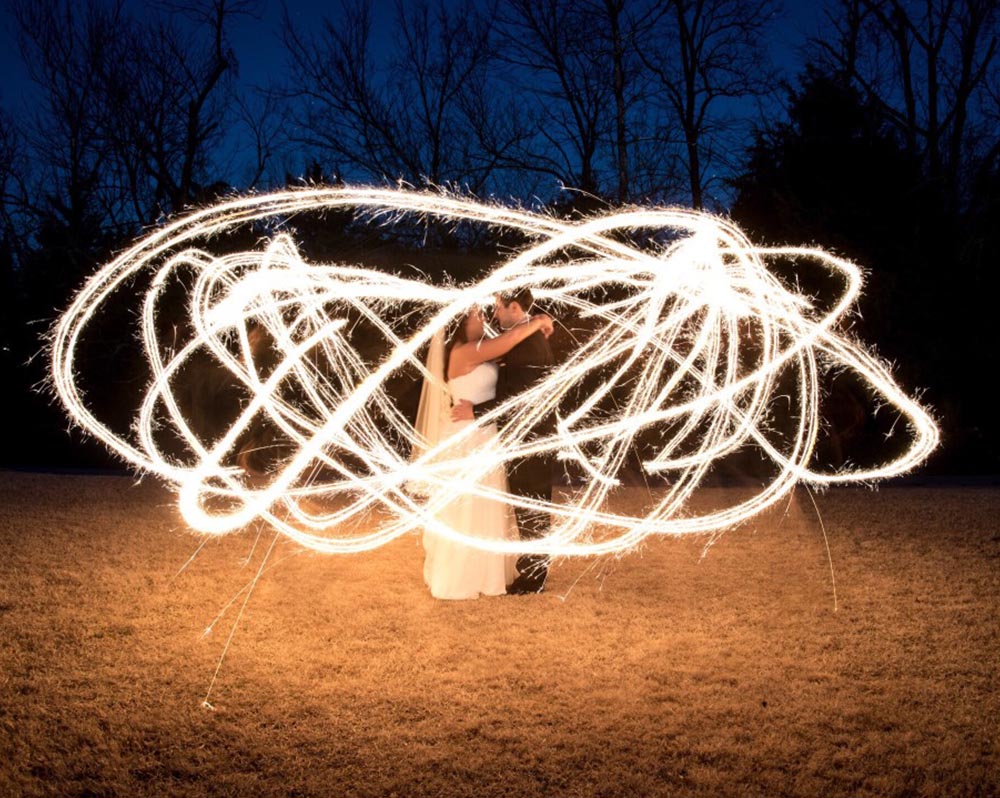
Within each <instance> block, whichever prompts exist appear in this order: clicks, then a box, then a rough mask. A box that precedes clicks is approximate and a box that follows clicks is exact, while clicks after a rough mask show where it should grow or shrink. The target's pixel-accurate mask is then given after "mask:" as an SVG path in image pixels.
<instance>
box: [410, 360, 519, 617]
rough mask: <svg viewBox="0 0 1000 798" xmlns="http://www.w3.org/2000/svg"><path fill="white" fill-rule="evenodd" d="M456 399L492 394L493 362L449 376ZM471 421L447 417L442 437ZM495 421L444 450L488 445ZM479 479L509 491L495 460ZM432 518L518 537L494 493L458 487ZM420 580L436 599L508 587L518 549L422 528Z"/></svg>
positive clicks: (469, 450) (494, 535)
mask: <svg viewBox="0 0 1000 798" xmlns="http://www.w3.org/2000/svg"><path fill="white" fill-rule="evenodd" d="M448 387H449V388H450V390H451V394H452V396H453V397H454V400H455V401H456V402H457V401H458V400H459V399H468V400H469V401H470V402H472V403H473V404H478V403H479V402H485V401H486V400H488V399H493V398H494V397H495V396H496V388H497V365H496V364H495V363H489V362H487V363H480V364H479V365H478V366H476V367H475V368H474V369H473V370H472V371H470V372H469V373H468V374H464V375H462V376H461V377H456V378H455V379H453V380H449V381H448ZM473 423H475V422H472V421H448V423H447V425H446V427H445V429H444V430H443V431H442V432H443V436H442V437H443V438H445V439H446V438H448V437H451V436H452V435H454V434H455V433H456V432H457V431H458V430H460V429H462V428H463V427H466V426H467V425H469V424H473ZM496 435H497V427H496V424H489V425H487V426H484V427H483V428H482V429H480V430H477V431H476V432H474V433H473V434H471V435H469V436H468V437H466V438H465V439H463V440H461V441H459V442H456V444H455V445H454V446H453V447H452V448H450V449H449V450H448V456H449V457H461V456H463V455H465V456H467V455H470V454H472V455H474V454H475V453H476V451H481V450H483V449H486V448H487V447H488V446H489V444H490V443H491V441H492V440H493V439H494V438H496ZM478 484H479V485H482V486H484V487H489V488H492V489H493V490H496V491H500V492H502V493H506V492H507V473H506V471H504V469H503V466H502V465H499V466H496V467H495V468H492V469H490V471H488V472H487V473H486V474H485V476H483V478H482V479H481V480H480V481H479V483H478ZM435 515H436V518H437V519H438V520H439V521H441V522H443V523H445V524H447V525H448V526H450V527H451V528H452V529H454V530H456V531H458V532H461V533H463V534H465V535H469V536H472V537H480V538H485V539H490V540H502V539H508V540H517V539H518V533H517V522H516V520H515V517H514V510H513V508H512V507H511V506H510V505H509V504H506V503H504V502H502V501H499V500H497V499H493V498H489V497H484V496H477V495H475V494H474V493H470V492H467V491H462V492H456V494H455V495H454V497H453V498H452V500H451V501H449V502H448V504H447V505H445V506H444V507H442V508H441V510H440V512H438V513H436V514H435ZM423 542H424V551H425V553H426V556H425V558H424V582H426V583H427V586H428V587H429V588H430V591H431V595H432V596H434V598H438V599H472V598H479V596H480V594H482V595H486V596H499V595H502V594H504V593H506V592H507V585H509V584H510V583H511V582H512V581H513V580H514V577H515V576H517V570H516V568H515V563H516V562H517V555H513V554H497V553H494V552H489V551H483V550H482V549H478V548H473V547H472V546H467V545H465V544H462V543H459V542H457V541H453V540H451V539H449V538H445V537H442V536H441V535H437V534H435V533H433V532H431V531H429V530H425V531H424V538H423Z"/></svg>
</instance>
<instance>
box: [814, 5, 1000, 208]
mask: <svg viewBox="0 0 1000 798" xmlns="http://www.w3.org/2000/svg"><path fill="white" fill-rule="evenodd" d="M998 16H1000V8H998V3H997V2H996V0H921V2H907V0H833V2H831V3H830V5H829V7H828V9H827V19H828V21H829V24H830V25H831V26H832V28H833V29H834V31H835V33H836V35H835V36H833V37H824V38H822V39H821V38H817V39H815V40H813V42H812V46H813V48H814V51H815V52H816V53H817V54H818V57H819V60H820V61H821V62H822V63H824V64H826V65H828V66H829V67H831V68H832V69H836V70H838V71H839V72H840V73H841V74H843V75H845V76H846V77H847V78H848V79H849V80H850V81H852V82H853V83H854V84H855V85H856V86H858V87H859V88H860V89H861V91H862V92H863V95H864V96H865V97H866V99H867V100H868V101H869V102H871V103H873V104H874V105H875V106H876V107H877V108H879V110H880V111H881V112H882V114H883V116H884V117H885V118H886V120H888V122H889V123H890V124H891V125H892V126H893V127H894V128H895V129H896V130H897V131H898V133H899V135H900V137H901V138H902V140H903V141H904V142H905V143H906V146H907V148H908V149H909V150H910V152H912V153H913V154H914V155H917V156H919V157H920V158H921V160H922V162H923V164H924V170H925V173H926V174H927V176H928V178H929V179H930V180H932V181H933V182H935V183H938V184H939V185H940V186H941V188H942V189H943V196H944V198H945V201H946V203H947V204H949V205H950V206H951V207H952V208H954V209H957V208H958V207H959V205H960V203H961V201H960V197H961V196H962V193H963V191H964V185H965V184H967V182H968V180H969V179H970V178H972V177H974V176H975V175H974V174H973V173H974V172H975V171H976V170H977V168H978V166H979V165H986V166H987V167H988V166H989V165H990V164H992V162H993V160H994V159H995V158H996V157H997V155H1000V135H998V133H997V128H996V126H995V124H994V122H995V120H991V118H990V116H991V113H995V111H996V109H997V107H998V106H997V105H996V101H997V99H998V98H997V90H996V83H995V81H996V78H997V72H996V69H997V62H998V58H997V49H998V40H997V37H998Z"/></svg>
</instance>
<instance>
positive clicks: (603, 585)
mask: <svg viewBox="0 0 1000 798" xmlns="http://www.w3.org/2000/svg"><path fill="white" fill-rule="evenodd" d="M734 490H736V489H735V488H712V489H705V490H704V491H702V493H701V494H700V495H699V497H698V501H701V502H706V503H708V504H718V503H721V502H725V501H728V500H730V499H731V498H732V496H731V494H728V493H727V491H734ZM647 498H648V497H646V496H644V495H642V494H641V491H639V490H638V489H628V490H623V491H622V492H621V493H620V494H619V495H617V496H616V497H615V499H614V501H615V502H616V503H617V506H618V508H619V509H629V508H635V507H639V506H641V505H642V504H643V503H644V502H645V501H646V500H647ZM816 503H817V505H818V508H819V516H820V517H821V518H822V522H823V524H824V525H825V528H826V531H827V534H828V539H829V550H830V555H831V559H832V566H833V575H834V577H835V583H836V608H835V604H834V596H835V593H834V585H833V583H832V581H831V563H830V559H828V556H827V549H826V545H825V543H824V538H823V533H822V530H821V527H820V523H819V521H818V519H817V513H816V510H815V509H814V508H813V505H812V502H811V500H810V498H809V496H808V495H807V494H806V493H805V492H804V491H800V492H799V493H798V494H797V495H796V496H795V497H794V500H793V501H792V502H791V503H790V504H789V505H788V506H787V507H785V506H783V507H782V508H780V509H779V510H776V511H774V512H772V513H770V514H769V515H767V516H766V517H762V518H759V519H757V520H756V521H755V522H754V523H752V524H749V525H746V526H744V527H742V528H739V529H735V530H731V531H729V532H727V533H726V534H725V535H723V536H722V537H721V539H719V540H718V541H717V542H715V543H714V544H713V545H712V546H710V547H708V548H707V549H706V540H705V539H704V538H701V539H691V538H686V539H665V540H659V539H656V540H650V541H648V542H647V543H646V545H645V546H644V547H643V548H642V549H641V550H639V551H635V552H632V553H629V554H628V555H626V556H623V557H621V558H618V559H615V558H605V559H601V560H589V561H582V560H572V561H563V562H561V563H558V564H557V565H556V567H555V568H554V569H553V572H552V575H551V578H550V580H549V589H548V590H547V592H546V593H544V594H542V595H538V596H524V597H520V596H519V597H497V598H483V599H480V600H478V601H471V602H457V603H451V602H439V601H435V600H434V599H432V598H431V597H430V596H429V595H428V594H427V592H426V590H425V589H424V586H423V584H422V582H421V549H420V545H419V541H418V540H417V538H416V537H408V538H405V539H401V540H397V541H396V542H394V543H393V544H391V545H389V546H386V547H384V548H382V549H380V550H378V551H375V552H371V553H368V554H362V555H352V556H340V557H328V556H323V555H317V554H312V553H303V552H301V551H299V550H298V549H297V548H296V547H295V546H294V545H293V544H291V543H289V542H287V541H284V540H279V541H277V542H276V543H275V544H274V547H273V549H270V546H271V543H272V539H271V537H270V536H269V534H268V533H267V532H266V531H265V532H263V533H262V534H261V535H260V536H259V539H258V536H257V535H256V534H255V533H253V532H248V533H245V534H242V535H235V536H230V537H228V538H225V539H222V540H218V541H216V540H213V541H210V542H208V543H207V544H206V545H205V546H204V547H203V548H201V550H200V551H199V552H198V554H197V556H196V557H195V558H194V559H193V561H191V563H190V564H189V565H188V566H187V567H186V568H184V569H183V570H182V566H184V565H185V563H186V562H187V561H188V560H189V558H190V557H191V555H192V554H193V553H194V552H195V550H196V549H197V548H198V546H199V543H200V542H201V541H200V539H199V538H197V537H196V536H194V535H192V534H191V533H190V532H189V531H188V530H186V529H185V528H184V527H183V524H182V523H181V521H180V519H179V516H178V514H177V512H176V510H175V508H174V506H173V503H172V499H171V496H170V494H169V492H168V491H167V490H165V489H164V488H162V487H160V486H158V485H157V484H156V483H154V482H153V481H151V480H148V481H144V482H142V483H141V484H138V485H136V484H135V483H134V481H133V480H130V479H127V478H123V477H111V476H75V475H74V476H67V475H49V474H23V473H14V472H0V519H2V520H0V796H3V798H6V797H7V796H22V795H24V796H35V795H58V796H105V795H107V796H112V795H121V796H167V795H169V796H195V795H218V796H222V795H226V796H272V795H273V796H286V795H287V796H391V795H396V796H407V797H409V796H505V798H515V797H516V796H536V795H546V796H547V795H552V796H628V797H629V798H631V797H632V796H644V795H664V796H730V795H732V796H826V797H831V796H845V797H847V796H869V795H871V796H875V795H892V796H920V795H927V796H990V795H996V794H997V792H998V785H1000V756H998V753H1000V752H998V730H1000V722H998V720H997V718H998V717H1000V692H998V690H997V678H998V675H1000V673H998V672H1000V619H998V613H997V610H998V608H1000V520H998V519H1000V489H997V488H989V487H980V488H957V487H920V488H918V487H887V488H883V489H882V490H880V491H877V492H872V491H870V490H867V489H862V488H858V489H836V490H832V491H829V492H827V493H823V494H820V495H819V496H817V497H816ZM255 541H257V542H256V546H255V545H254V544H255ZM269 549H270V552H269ZM268 552H269V556H268V560H267V565H268V570H266V571H265V572H264V574H263V576H262V577H261V579H260V581H259V583H258V584H257V586H256V588H255V590H254V591H253V593H252V595H251V597H250V599H249V602H248V603H247V605H246V609H245V611H244V612H243V614H242V616H241V618H240V620H239V623H238V624H237V626H236V630H235V634H234V635H233V638H232V643H231V645H230V647H229V650H228V653H227V655H226V657H225V659H224V660H223V662H222V665H221V668H220V669H219V671H218V676H217V678H216V679H215V681H214V684H213V674H215V672H216V668H217V666H218V664H219V659H220V655H221V653H222V651H223V648H224V646H225V644H226V641H227V638H228V637H229V633H230V630H231V629H232V628H233V624H234V622H235V621H236V619H237V616H238V614H239V611H240V607H241V605H242V596H237V594H238V593H239V591H240V590H241V588H243V587H244V586H245V585H246V584H247V583H248V582H249V580H251V579H252V578H253V577H254V575H255V574H256V572H257V569H258V567H259V566H260V563H261V561H262V558H263V557H264V555H265V554H268ZM234 596H237V599H236V601H235V602H234V603H233V604H232V605H231V606H230V607H229V609H228V610H227V611H226V612H225V614H224V615H223V617H222V618H221V619H220V620H219V621H218V622H217V623H215V625H214V627H213V629H212V631H211V633H210V634H206V633H205V632H206V628H208V627H209V626H210V625H211V624H212V623H213V620H214V619H215V618H216V616H218V615H219V614H220V612H222V611H223V610H224V609H225V608H226V607H227V604H229V602H230V600H231V599H233V597H234ZM210 684H211V685H212V689H211V695H210V701H211V704H212V706H213V707H214V709H208V708H205V707H203V705H202V701H203V699H204V698H205V696H206V693H207V692H208V689H209V685H210Z"/></svg>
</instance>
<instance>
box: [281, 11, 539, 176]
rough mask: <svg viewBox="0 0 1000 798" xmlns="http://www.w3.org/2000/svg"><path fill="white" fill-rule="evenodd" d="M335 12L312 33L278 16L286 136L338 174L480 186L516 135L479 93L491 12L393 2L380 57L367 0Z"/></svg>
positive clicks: (509, 122)
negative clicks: (292, 123) (290, 124)
mask: <svg viewBox="0 0 1000 798" xmlns="http://www.w3.org/2000/svg"><path fill="white" fill-rule="evenodd" d="M341 8H342V16H341V18H340V19H339V20H337V21H333V20H330V19H326V20H324V23H323V29H322V31H321V32H319V33H318V34H309V33H306V32H304V31H301V30H299V29H297V28H296V27H295V25H294V23H293V22H292V20H291V19H290V18H289V17H288V15H287V14H286V18H285V23H284V28H283V30H284V38H285V43H286V46H287V47H288V52H289V58H290V62H291V81H292V83H291V86H290V87H289V90H288V94H289V95H290V97H292V98H295V99H297V100H299V102H298V103H296V104H295V106H294V109H295V110H294V115H295V120H296V122H297V124H298V133H296V134H295V135H294V139H295V140H297V141H298V142H299V143H301V144H304V145H306V146H308V147H309V148H310V149H311V150H312V151H313V153H314V155H316V156H318V157H320V158H321V159H322V160H325V161H333V162H334V163H335V164H336V165H337V167H338V171H340V172H342V173H344V174H357V175H364V176H366V177H369V178H375V179H377V180H381V179H392V180H398V179H401V180H404V181H406V182H409V183H411V184H413V185H426V184H432V185H461V186H465V187H467V188H468V189H470V190H472V191H473V192H476V193H481V192H483V191H485V190H487V189H488V188H489V187H490V185H491V180H493V178H494V177H495V173H496V171H497V169H498V168H499V158H500V156H502V154H503V152H504V151H505V150H506V149H507V148H508V147H509V146H510V141H511V140H516V139H517V137H518V136H519V135H520V133H519V131H518V127H517V125H516V124H515V123H516V119H517V117H516V116H513V115H510V116H508V117H507V118H501V117H500V116H499V114H498V113H497V109H498V106H497V104H496V102H494V101H493V100H492V99H491V98H490V96H489V93H488V92H487V91H486V82H487V74H486V69H487V65H488V62H489V59H490V54H491V49H490V35H491V27H492V20H491V18H490V16H489V14H488V13H484V12H482V11H480V10H479V9H478V8H477V7H476V6H475V4H474V3H472V2H464V3H462V4H461V5H459V6H451V5H449V4H447V3H445V2H443V1H442V2H437V3H434V4H432V3H431V2H428V1H427V0H420V2H415V3H408V4H404V3H403V2H397V3H396V5H395V16H394V28H393V30H394V43H395V47H394V49H393V56H392V57H391V58H386V57H381V56H380V55H379V54H377V53H375V52H374V47H373V43H372V35H371V33H372V4H371V2H370V1H369V0H357V1H356V2H344V3H343V4H342V7H341ZM484 143H488V144H489V145H490V147H491V150H492V151H486V150H484V149H483V144H484Z"/></svg>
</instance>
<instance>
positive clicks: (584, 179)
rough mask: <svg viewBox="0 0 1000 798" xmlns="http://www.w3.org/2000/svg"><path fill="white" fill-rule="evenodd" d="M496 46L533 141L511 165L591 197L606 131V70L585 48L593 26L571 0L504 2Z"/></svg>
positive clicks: (597, 188)
mask: <svg viewBox="0 0 1000 798" xmlns="http://www.w3.org/2000/svg"><path fill="white" fill-rule="evenodd" d="M501 22H502V24H501V31H502V36H501V37H500V39H499V41H498V45H497V48H498V49H497V52H498V56H499V58H500V59H501V60H502V61H503V62H504V63H505V64H506V65H507V69H508V76H509V81H510V83H511V84H513V86H514V88H515V90H516V91H518V92H519V93H520V94H521V96H522V97H523V98H524V110H523V111H522V113H525V114H531V115H532V117H533V119H532V123H533V126H534V127H535V130H536V131H537V138H536V139H535V141H534V142H533V144H532V145H531V146H530V148H522V149H521V150H520V152H519V153H517V154H516V155H514V154H512V162H513V165H514V166H516V167H518V168H522V169H526V170H530V171H537V172H541V173H544V174H548V175H550V176H552V177H554V178H555V179H557V180H558V181H560V182H561V183H562V184H564V185H566V186H569V187H573V188H578V189H581V190H583V191H586V192H589V193H593V194H597V193H600V192H601V191H602V189H603V186H602V177H601V166H602V163H601V162H602V159H603V158H606V153H605V152H602V147H603V146H604V145H605V143H606V142H607V139H608V133H609V131H610V130H611V129H612V125H613V120H614V114H613V111H612V109H613V108H614V99H613V93H614V86H613V77H612V73H611V70H610V69H609V65H608V64H607V62H606V60H605V59H604V58H602V54H601V53H600V52H599V51H598V50H597V49H596V48H593V47H592V42H593V37H594V30H595V29H594V27H593V18H592V16H591V15H590V14H588V13H585V12H584V11H582V9H581V6H580V5H579V4H577V3H575V2H572V0H505V2H504V3H503V6H502V11H501Z"/></svg>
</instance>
